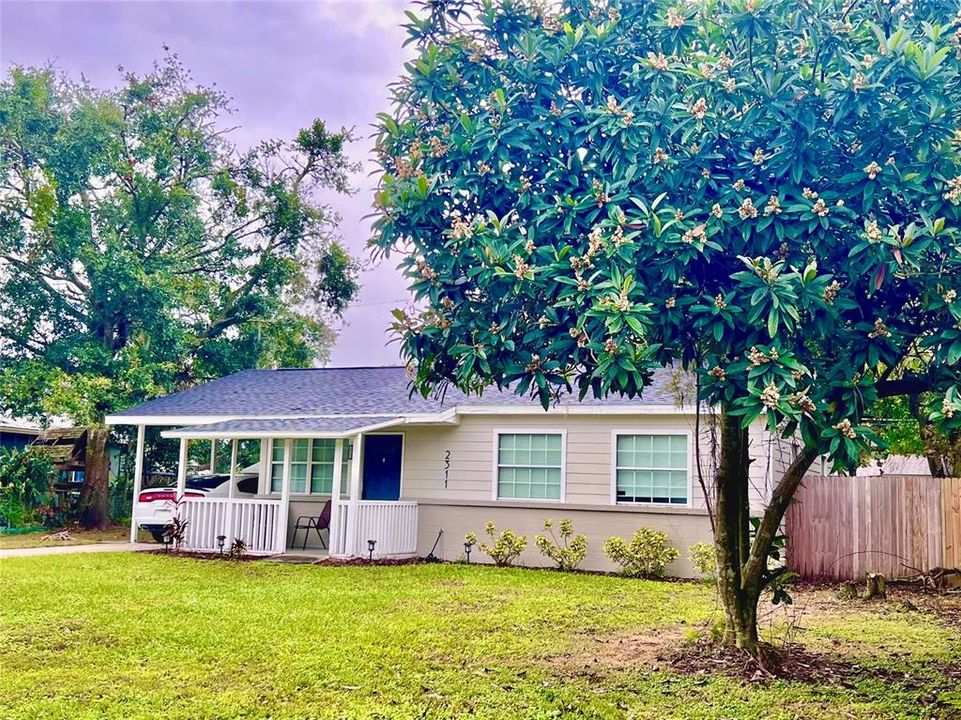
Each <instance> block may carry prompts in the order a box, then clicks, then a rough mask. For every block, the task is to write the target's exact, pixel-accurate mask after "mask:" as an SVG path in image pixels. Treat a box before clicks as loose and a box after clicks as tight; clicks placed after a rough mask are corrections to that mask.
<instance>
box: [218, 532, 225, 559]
mask: <svg viewBox="0 0 961 720" xmlns="http://www.w3.org/2000/svg"><path fill="white" fill-rule="evenodd" d="M225 542H227V536H226V535H218V536H217V549H218V550H219V551H220V554H221V555H223V554H224V543H225Z"/></svg>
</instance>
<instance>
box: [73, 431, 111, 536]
mask: <svg viewBox="0 0 961 720" xmlns="http://www.w3.org/2000/svg"><path fill="white" fill-rule="evenodd" d="M109 436H110V429H109V428H108V427H106V426H103V425H91V426H90V427H89V428H87V456H86V463H87V464H86V470H85V473H84V480H83V489H82V491H81V494H80V514H79V518H78V519H79V521H80V524H81V525H82V526H83V527H85V528H88V529H93V528H104V527H107V526H108V525H110V502H109V497H110V456H109V454H108V453H107V438H108V437H109Z"/></svg>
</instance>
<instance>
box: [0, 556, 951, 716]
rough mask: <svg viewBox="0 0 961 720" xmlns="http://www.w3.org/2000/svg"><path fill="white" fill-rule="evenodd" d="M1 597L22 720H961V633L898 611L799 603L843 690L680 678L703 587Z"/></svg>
mask: <svg viewBox="0 0 961 720" xmlns="http://www.w3.org/2000/svg"><path fill="white" fill-rule="evenodd" d="M0 582H2V591H0V592H2V596H0V598H2V599H0V717H2V718H5V719H6V718H31V719H33V718H58V719H59V718H103V717H109V718H151V719H152V720H153V719H156V718H163V719H164V720H168V719H171V718H189V719H191V720H197V719H199V718H274V719H279V718H298V719H300V718H327V717H331V718H337V717H342V718H412V717H423V718H447V717H478V718H519V717H521V718H555V717H610V718H616V717H637V718H675V717H676V718H762V717H763V718H800V717H818V718H819V719H825V718H852V717H854V718H860V717H863V718H880V717H888V718H895V717H897V718H902V717H951V716H952V715H951V714H952V712H954V713H956V714H957V715H959V716H961V709H958V708H961V692H959V691H961V688H959V687H957V685H958V680H957V679H954V680H952V679H951V678H950V677H949V675H950V674H951V673H952V668H951V666H952V665H953V666H954V667H957V665H958V663H959V662H961V641H959V634H958V630H957V629H956V628H955V629H952V628H951V627H950V624H949V622H948V621H946V620H942V619H940V618H939V616H938V615H936V614H934V613H930V612H913V611H912V612H907V611H903V610H900V609H898V607H897V604H896V603H895V602H890V603H888V604H886V605H881V606H871V607H865V606H850V605H849V606H844V607H840V608H839V607H836V605H837V603H834V602H833V601H831V600H830V598H829V596H828V595H827V594H826V593H821V594H817V595H811V596H810V597H806V596H802V597H801V598H799V599H800V601H801V602H802V603H804V604H806V605H807V607H808V612H807V613H806V614H805V615H804V616H803V617H802V618H801V619H800V622H799V625H800V626H801V627H802V628H803V629H802V630H801V631H800V635H799V639H800V640H801V641H802V642H804V643H805V644H807V645H808V646H809V647H810V648H812V649H815V650H819V651H823V652H831V653H841V654H844V655H846V656H848V657H850V658H852V659H853V660H856V661H857V662H859V663H861V665H862V666H863V675H862V676H859V677H858V678H855V680H854V681H853V682H848V683H847V685H848V687H842V686H827V685H825V686H810V685H803V684H799V683H786V682H781V681H771V682H765V683H746V682H742V681H738V680H734V679H728V678H725V677H720V676H715V675H710V674H708V675H695V676H684V675H681V674H678V673H676V672H674V671H672V670H671V669H670V668H669V667H668V666H667V664H666V663H665V662H663V661H662V660H658V659H657V658H656V655H657V654H658V652H663V651H664V650H665V648H664V647H662V646H664V645H666V646H676V645H678V644H680V643H683V642H685V641H686V640H685V638H686V637H689V636H690V635H692V634H693V633H694V629H695V628H697V627H699V626H700V624H701V623H703V622H704V621H706V620H708V619H709V618H711V617H716V609H715V605H714V599H713V594H712V591H711V590H710V589H708V588H705V587H703V586H698V585H694V584H685V583H670V582H663V583H656V582H644V581H631V580H624V579H620V578H615V577H601V576H593V575H562V574H559V573H554V572H546V571H530V570H498V569H494V568H486V567H477V566H464V565H419V566H399V567H318V566H305V565H282V564H278V563H269V562H250V563H236V564H234V563H228V562H211V561H198V560H190V559H181V558H172V557H163V556H160V555H143V554H98V555H86V556H77V555H74V556H56V557H42V558H16V559H0ZM795 619H796V618H795ZM777 622H780V620H778V621H777ZM905 673H907V677H905ZM952 693H953V694H952ZM932 702H936V703H938V704H936V705H931V703H932ZM952 703H953V705H952ZM952 707H954V708H955V709H954V710H952V709H951V708H952ZM925 708H927V709H925Z"/></svg>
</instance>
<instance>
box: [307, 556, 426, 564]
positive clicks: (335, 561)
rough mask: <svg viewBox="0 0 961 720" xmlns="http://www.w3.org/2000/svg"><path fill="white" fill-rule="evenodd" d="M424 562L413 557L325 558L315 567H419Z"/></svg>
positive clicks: (317, 562) (316, 562)
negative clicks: (370, 558) (371, 558)
mask: <svg viewBox="0 0 961 720" xmlns="http://www.w3.org/2000/svg"><path fill="white" fill-rule="evenodd" d="M422 562H424V559H423V558H419V557H412V558H374V559H373V560H367V559H365V558H349V559H347V558H331V557H328V558H324V559H323V560H317V561H315V562H314V565H337V566H340V565H419V564H420V563H422Z"/></svg>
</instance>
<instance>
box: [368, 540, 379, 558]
mask: <svg viewBox="0 0 961 720" xmlns="http://www.w3.org/2000/svg"><path fill="white" fill-rule="evenodd" d="M375 545H377V541H376V540H368V541H367V562H374V546H375Z"/></svg>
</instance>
